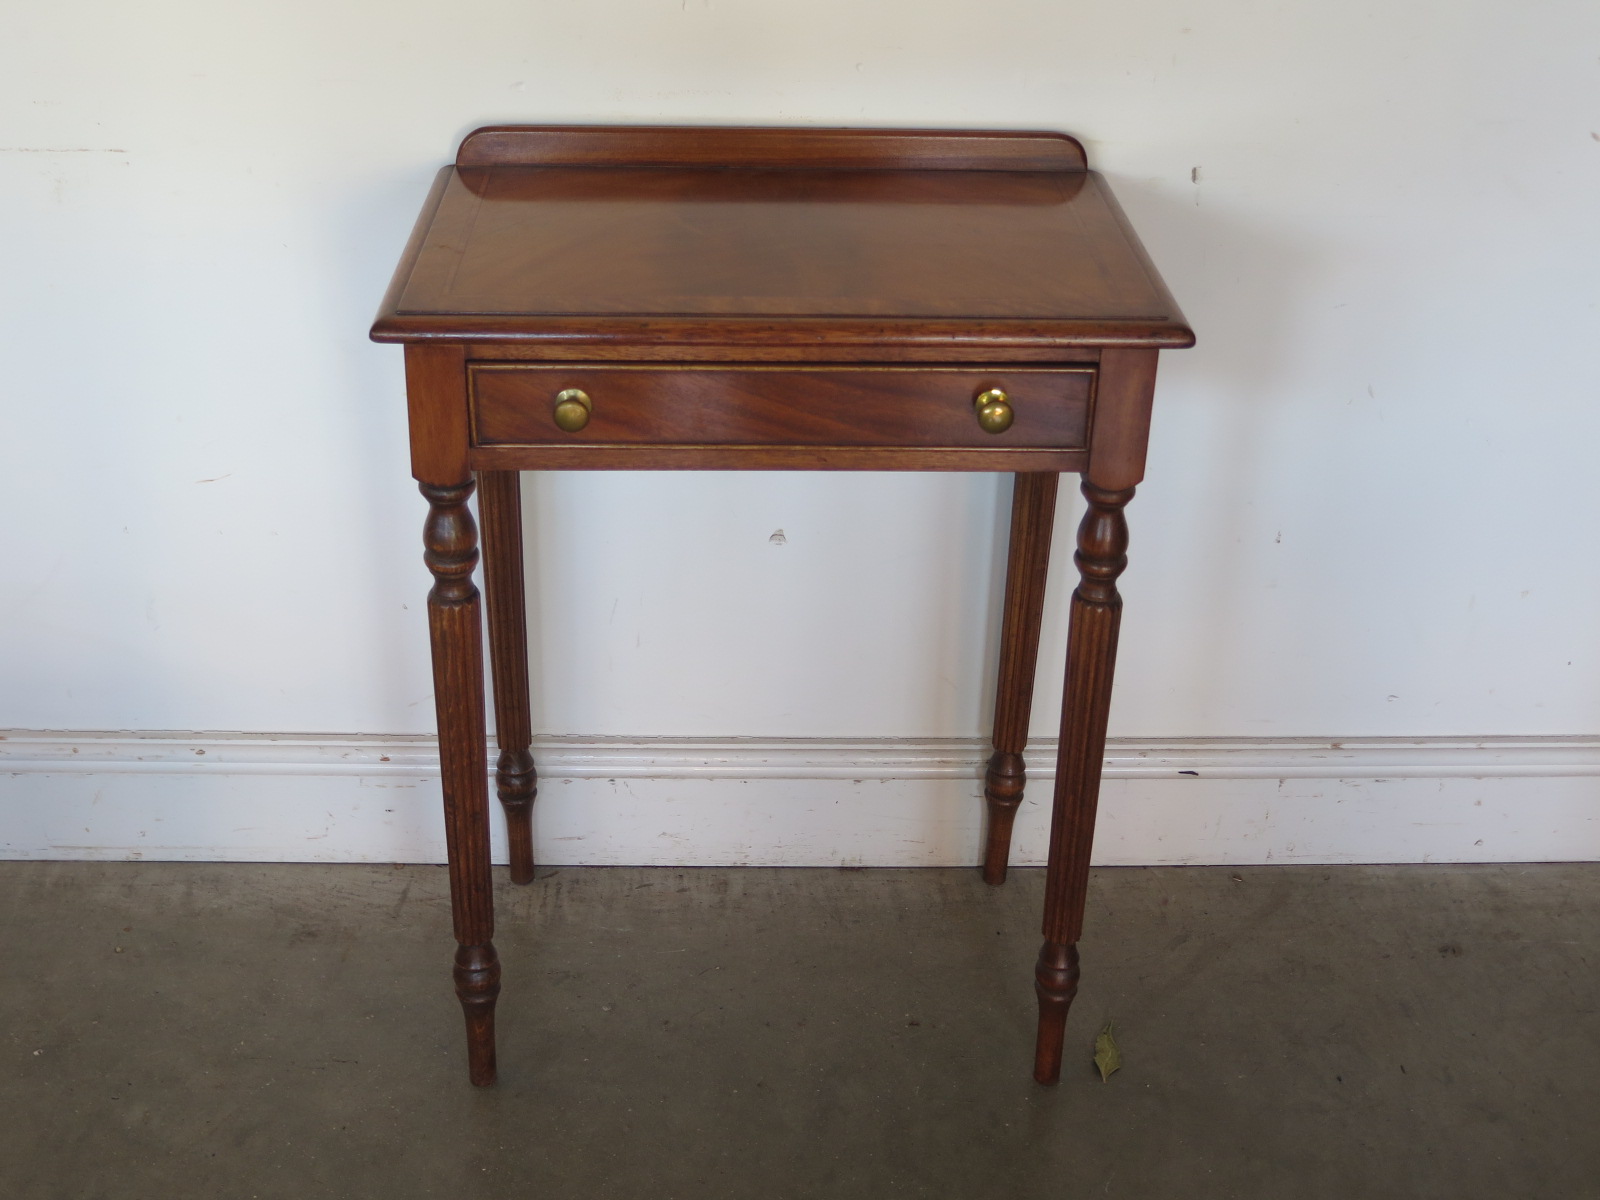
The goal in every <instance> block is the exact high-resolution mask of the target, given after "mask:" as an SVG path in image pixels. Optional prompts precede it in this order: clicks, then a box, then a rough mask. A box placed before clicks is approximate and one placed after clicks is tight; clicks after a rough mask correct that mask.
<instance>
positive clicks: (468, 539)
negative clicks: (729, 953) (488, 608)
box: [421, 480, 500, 1087]
mask: <svg viewBox="0 0 1600 1200" xmlns="http://www.w3.org/2000/svg"><path fill="white" fill-rule="evenodd" d="M421 486H422V494H423V495H424V496H426V497H427V499H428V505H429V507H428V519H427V522H426V524H425V525H424V527H423V547H424V553H423V560H424V561H425V562H426V563H427V565H428V570H429V571H431V572H432V573H433V579H434V583H433V587H432V589H430V590H429V592H428V630H429V634H430V636H431V640H432V646H433V686H434V704H435V708H436V711H437V714H438V720H439V766H440V772H441V774H442V776H443V780H442V782H443V791H444V817H445V843H446V848H447V851H448V854H449V859H450V911H451V918H452V922H453V924H454V926H455V935H456V942H457V943H458V948H457V951H456V957H455V971H454V974H455V984H456V996H457V997H458V998H459V999H460V1001H461V1008H462V1012H463V1013H464V1014H465V1016H466V1021H467V1067H468V1074H469V1076H470V1078H471V1080H472V1082H473V1083H474V1084H477V1085H479V1086H480V1087H481V1086H484V1085H486V1084H490V1083H493V1082H494V1078H495V1046H494V1008H495V999H496V997H497V996H498V995H499V994H500V963H499V960H498V958H497V957H496V955H495V950H494V942H493V940H492V939H493V938H494V893H493V891H492V890H491V880H490V874H489V811H488V810H489V797H488V781H487V776H488V763H487V761H486V759H487V753H486V735H485V731H484V709H483V626H482V622H483V615H482V613H481V612H480V611H479V606H478V589H477V587H476V586H474V584H473V582H472V571H473V568H474V567H475V566H476V565H477V562H478V536H477V528H476V526H475V524H474V523H473V520H472V512H471V510H470V509H469V508H468V507H467V500H468V498H469V497H470V496H471V495H472V483H471V481H470V480H469V481H467V482H464V483H460V484H454V485H451V484H434V483H426V482H425V483H423V484H422V485H421Z"/></svg>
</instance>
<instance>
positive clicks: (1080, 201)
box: [372, 126, 1194, 1085]
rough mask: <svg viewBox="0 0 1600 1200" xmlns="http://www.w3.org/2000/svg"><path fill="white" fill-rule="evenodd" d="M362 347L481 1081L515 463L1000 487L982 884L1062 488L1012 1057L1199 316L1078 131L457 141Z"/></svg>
mask: <svg viewBox="0 0 1600 1200" xmlns="http://www.w3.org/2000/svg"><path fill="white" fill-rule="evenodd" d="M372 337H373V338H374V339H375V340H377V341H380V342H401V343H403V344H404V345H405V356H406V392H407V398H408V402H409V413H410V428H411V467H412V473H413V474H414V475H415V476H416V478H417V480H418V482H419V483H420V485H421V488H422V493H423V495H424V496H425V497H426V498H427V500H428V504H429V512H428V517H427V521H426V525H425V528H424V534H423V541H424V546H425V552H424V560H425V561H426V563H427V566H428V569H429V570H430V571H431V572H432V574H433V578H434V584H433V588H432V590H431V591H430V592H429V594H428V623H429V630H430V633H431V638H432V646H433V671H434V686H435V695H436V703H437V707H438V720H439V757H440V763H441V769H442V773H443V791H444V806H445V828H446V835H447V839H448V845H449V858H450V898H451V909H452V913H453V918H454V925H455V937H456V941H457V943H458V948H457V950H456V956H455V987H456V994H457V995H458V996H459V998H460V1000H461V1004H462V1007H463V1009H464V1010H465V1013H466V1022H467V1052H468V1066H469V1073H470V1076H471V1079H472V1082H473V1083H475V1084H480V1085H482V1084H488V1083H492V1082H493V1081H494V1077H495V1047H494V1008H495V1001H496V998H497V997H498V995H499V992H500V962H499V959H498V957H497V956H496V954H495V949H494V944H493V941H492V938H493V935H494V903H493V893H492V890H491V880H490V864H489V815H488V809H489V806H488V764H487V742H486V734H485V725H484V688H483V633H482V630H483V614H482V613H481V612H480V606H479V595H478V589H477V587H476V586H475V585H474V583H473V571H474V568H475V567H476V566H477V562H478V555H479V541H478V531H477V527H476V525H475V523H474V521H473V517H472V514H471V512H470V510H469V508H468V500H469V498H470V497H471V495H472V493H473V490H474V486H476V488H477V490H478V513H479V517H480V518H481V520H482V523H483V559H484V580H485V591H486V593H487V607H488V627H489V652H490V660H491V667H492V673H493V680H494V703H495V719H496V722H497V725H498V729H499V745H500V758H499V762H498V765H497V771H496V781H497V790H498V792H499V797H500V801H501V803H502V805H503V806H504V809H505V813H506V820H507V823H508V826H509V831H510V848H511V878H512V879H513V881H515V882H517V883H528V882H529V881H530V880H532V878H533V842H532V830H531V825H530V811H531V807H532V804H533V799H534V794H535V790H536V782H535V780H536V776H535V771H534V763H533V758H532V755H531V754H530V750H529V747H530V745H531V740H532V730H531V728H530V722H529V715H528V651H527V630H526V622H525V614H524V597H523V574H522V529H521V517H520V506H519V494H518V487H519V481H518V474H517V472H519V471H547V470H612V469H625V470H638V469H662V470H707V469H717V470H728V469H751V470H789V469H792V470H871V471H883V470H905V471H1009V472H1013V473H1014V474H1015V489H1014V493H1013V500H1012V509H1011V544H1010V551H1009V557H1008V564H1007V573H1006V590H1005V604H1004V614H1003V618H1002V628H1001V650H1000V667H999V679H998V682H997V685H996V701H995V728H994V755H993V757H991V758H990V759H989V762H988V771H987V775H986V777H985V785H984V798H985V801H986V807H987V814H988V828H987V833H986V838H985V847H984V859H983V877H984V879H985V880H986V881H988V882H989V883H991V884H999V883H1002V882H1004V880H1005V875H1006V862H1007V857H1008V854H1009V851H1010V843H1011V825H1012V820H1013V818H1014V817H1015V815H1016V811H1017V806H1018V805H1019V803H1020V802H1021V799H1022V794H1023V787H1024V784H1025V781H1026V776H1025V771H1024V764H1023V750H1024V749H1025V747H1026V744H1027V732H1028V714H1029V709H1030V706H1031V701H1032V688H1033V679H1034V668H1035V664H1036V662H1037V657H1038V647H1039V625H1040V618H1041V613H1042V610H1043V604H1044V588H1045V575H1046V570H1047V567H1048V560H1049V554H1050V531H1051V523H1052V519H1053V516H1054V511H1055V502H1056V484H1057V479H1058V477H1059V476H1060V474H1061V473H1062V472H1077V473H1079V474H1081V475H1082V487H1083V494H1084V496H1085V497H1086V498H1087V500H1088V510H1087V512H1086V513H1085V515H1084V518H1083V521H1082V524H1081V525H1080V526H1079V529H1078V546H1077V554H1076V556H1075V558H1076V562H1077V566H1078V572H1079V577H1080V578H1079V583H1078V587H1077V590H1076V591H1075V592H1074V593H1073V597H1072V615H1071V629H1070V635H1069V644H1068V650H1067V665H1066V691H1065V700H1064V705H1063V710H1062V721H1061V742H1060V751H1059V758H1058V761H1057V767H1056V783H1055V801H1054V809H1053V814H1052V818H1051V833H1050V865H1049V872H1048V883H1047V885H1046V891H1045V902H1044V930H1043V932H1044V945H1043V947H1042V949H1041V950H1040V952H1039V958H1038V962H1037V964H1036V966H1035V971H1034V977H1035V990H1036V992H1037V994H1038V998H1039V1026H1038V1040H1037V1043H1036V1049H1035V1058H1034V1078H1035V1079H1037V1080H1038V1081H1039V1082H1041V1083H1054V1082H1056V1080H1057V1079H1058V1078H1059V1076H1060V1069H1061V1047H1062V1037H1063V1030H1064V1026H1065V1023H1066V1018H1067V1009H1068V1007H1069V1006H1070V1005H1071V1003H1072V998H1073V996H1074V995H1075V994H1076V991H1077V986H1078V950H1077V941H1078V938H1079V935H1080V933H1081V930H1082V925H1083V911H1084V898H1085V893H1086V890H1087V886H1088V871H1089V850H1090V845H1091V842H1092V840H1093V836H1094V821H1095V806H1096V800H1097V796H1098V793H1099V787H1100V767H1101V760H1102V757H1103V755H1104V751H1105V736H1106V716H1107V711H1108V709H1109V706H1110V700H1111V678H1112V669H1113V665H1114V662H1115V659H1116V648H1117V626H1118V620H1119V616H1120V613H1121V607H1122V601H1121V597H1120V596H1119V595H1118V593H1117V577H1118V576H1119V575H1120V574H1121V572H1122V570H1123V567H1124V566H1125V565H1126V562H1127V559H1126V554H1125V551H1126V547H1127V540H1128V535H1127V525H1126V522H1125V521H1124V517H1123V510H1124V508H1125V506H1126V505H1127V503H1128V501H1129V500H1130V499H1131V498H1132V497H1133V492H1134V487H1135V485H1136V484H1138V483H1139V482H1140V480H1141V479H1142V478H1143V475H1144V460H1145V443H1146V437H1147V434H1148V430H1149V422H1150V405H1151V398H1152V394H1153V391H1154V386H1155V374H1156V356H1157V353H1158V352H1159V351H1160V350H1162V349H1167V348H1176V347H1183V346H1189V345H1192V344H1193V342H1194V335H1193V334H1192V333H1191V332H1190V330H1189V329H1188V327H1187V325H1186V324H1185V323H1184V319H1183V317H1182V315H1181V314H1180V313H1179V312H1178V309H1177V306H1176V305H1175V304H1174V303H1173V300H1172V297H1171V296H1170V295H1169V294H1168V293H1167V291H1166V288H1165V287H1164V286H1163V285H1162V283H1161V281H1160V279H1159V277H1158V276H1157V275H1156V272H1155V269H1154V268H1153V267H1152V266H1151V264H1150V262H1149V260H1148V259H1147V258H1146V257H1145V255H1144V252H1143V250H1142V249H1141V248H1140V246H1139V243H1138V241H1137V239H1136V238H1135V237H1134V234H1133V232H1132V230H1131V229H1130V228H1129V227H1128V224H1127V222H1126V220H1125V219H1124V218H1123V216H1122V214H1121V212H1120V210H1119V209H1118V208H1117V205H1116V202H1115V201H1114V200H1113V199H1112V196H1111V193H1110V190H1109V189H1108V188H1107V186H1106V184H1105V182H1104V180H1103V179H1101V178H1100V176H1098V175H1097V174H1095V173H1094V172H1091V171H1089V170H1088V164H1087V161H1086V159H1085V156H1084V152H1083V148H1082V146H1080V145H1079V144H1078V143H1077V142H1076V141H1074V140H1073V139H1072V138H1069V137H1066V136H1064V135H1061V134H1054V133H1029V132H973V131H940V130H868V129H736V128H672V127H576V126H567V127H535V126H498V127H491V128H485V129H479V130H477V131H476V132H474V133H472V134H471V135H470V136H468V137H467V139H466V140H465V141H463V142H462V144H461V148H460V151H459V153H458V154H457V155H456V161H455V164H454V166H452V167H447V168H445V169H444V170H443V171H441V172H440V173H439V176H438V179H437V181H436V182H435V184H434V187H433V190H432V192H431V194H430V195H429V197H428V200H427V203H426V204H425V205H424V207H423V210H422V216H421V218H420V219H419V221H418V223H417V227H416V230H415V232H414V233H413V234H412V237H411V241H410V244H409V245H408V246H407V248H406V251H405V254H404V256H403V257H402V259H401V262H400V266H399V269H398V271H397V272H396V274H395V277H394V282H393V284H392V285H391V287H390V289H389V293H388V296H387V297H386V299H385V300H384V303H383V308H382V310H381V311H380V313H379V315H378V318H377V321H376V323H375V324H374V325H373V327H372Z"/></svg>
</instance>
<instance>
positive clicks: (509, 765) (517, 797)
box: [478, 471, 539, 883]
mask: <svg viewBox="0 0 1600 1200" xmlns="http://www.w3.org/2000/svg"><path fill="white" fill-rule="evenodd" d="M520 481H521V477H520V476H519V475H518V474H517V472H515V471H479V472H478V513H479V515H480V516H481V517H482V518H483V583H484V591H485V593H486V594H487V599H488V604H489V664H490V667H491V669H492V672H493V675H494V723H495V729H496V731H497V732H496V738H497V740H498V741H499V743H500V760H499V762H498V763H497V764H496V766H495V782H496V785H497V790H498V791H499V794H500V805H501V807H502V808H504V809H505V814H506V840H507V842H508V843H509V846H510V849H511V882H512V883H531V882H533V799H534V796H535V795H537V794H538V790H539V778H538V775H537V774H536V773H535V771H534V769H533V754H532V753H531V752H530V750H529V749H528V747H529V746H530V745H531V744H532V742H533V727H532V722H531V720H530V719H529V716H528V617H527V607H526V604H525V602H524V600H523V581H522V504H521V487H520Z"/></svg>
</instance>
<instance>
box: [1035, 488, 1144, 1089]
mask: <svg viewBox="0 0 1600 1200" xmlns="http://www.w3.org/2000/svg"><path fill="white" fill-rule="evenodd" d="M1083 494H1084V497H1085V498H1086V499H1087V500H1088V501H1089V507H1088V510H1087V511H1086V512H1085V513H1084V515H1083V521H1082V523H1081V524H1080V525H1079V526H1078V552H1077V554H1076V555H1075V559H1076V561H1077V565H1078V577H1079V578H1078V587H1077V590H1076V591H1074V592H1073V594H1072V618H1071V626H1070V629H1069V631H1068V635H1067V678H1066V687H1065V695H1064V697H1063V700H1062V707H1061V743H1060V750H1059V757H1058V759H1057V765H1056V786H1055V798H1054V805H1053V808H1052V812H1051V818H1050V865H1049V868H1048V870H1047V874H1046V880H1045V896H1044V927H1043V932H1044V945H1043V947H1042V948H1041V949H1040V951H1039V961H1038V965H1037V966H1036V968H1035V972H1034V981H1035V982H1034V986H1035V990H1036V991H1037V992H1038V996H1039V1035H1038V1042H1037V1045H1036V1047H1035V1055H1034V1067H1033V1077H1034V1078H1035V1079H1036V1080H1038V1081H1039V1082H1040V1083H1055V1082H1056V1081H1057V1080H1058V1079H1060V1077H1061V1044H1062V1038H1063V1029H1064V1026H1065V1023H1066V1019H1067V1011H1068V1009H1069V1008H1070V1007H1071V1004H1072V998H1073V996H1074V995H1075V994H1076V993H1077V986H1078V954H1077V946H1076V943H1077V941H1078V938H1079V937H1080V936H1081V934H1082V932H1083V909H1084V901H1085V898H1086V897H1087V895H1088V889H1089V852H1090V850H1091V849H1092V848H1093V845H1094V819H1095V809H1096V806H1097V802H1098V799H1099V795H1100V770H1101V766H1102V764H1103V762H1104V759H1105V749H1106V722H1107V718H1108V716H1109V714H1110V711H1111V677H1112V672H1113V670H1114V669H1115V666H1116V661H1117V629H1118V626H1119V624H1120V623H1121V620H1122V597H1121V595H1120V594H1119V593H1118V592H1117V577H1118V576H1119V575H1121V574H1122V571H1123V568H1125V567H1126V566H1127V565H1128V558H1127V550H1128V525H1127V521H1126V520H1125V519H1124V516H1123V509H1124V508H1125V507H1126V505H1127V503H1128V501H1129V500H1131V499H1132V498H1133V489H1132V488H1131V487H1130V488H1122V489H1118V490H1110V489H1106V488H1101V487H1098V486H1096V485H1095V484H1093V483H1090V482H1088V481H1087V480H1085V482H1084V484H1083Z"/></svg>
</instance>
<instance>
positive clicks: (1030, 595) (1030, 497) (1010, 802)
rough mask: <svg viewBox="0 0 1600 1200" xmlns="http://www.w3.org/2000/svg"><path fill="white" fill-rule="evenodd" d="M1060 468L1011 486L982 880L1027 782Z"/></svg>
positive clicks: (1005, 854) (1007, 840) (993, 870)
mask: <svg viewBox="0 0 1600 1200" xmlns="http://www.w3.org/2000/svg"><path fill="white" fill-rule="evenodd" d="M1059 480H1060V476H1058V475H1053V474H1048V473H1033V474H1026V475H1018V476H1017V477H1016V481H1015V483H1014V484H1013V488H1012V493H1011V545H1010V548H1009V550H1008V552H1007V557H1006V593H1005V607H1004V612H1003V615H1002V617H1001V621H1000V669H999V678H998V680H997V682H996V684H995V701H994V755H993V757H991V758H990V759H989V765H988V770H987V772H986V774H985V776H984V787H983V798H984V801H985V804H986V807H987V809H988V818H989V824H988V830H987V833H986V835H985V838H984V851H983V881H984V882H985V883H988V884H996V885H998V884H1001V883H1004V882H1005V880H1006V865H1007V860H1008V859H1009V857H1010V854H1011V827H1012V824H1013V823H1014V822H1015V821H1016V816H1017V808H1018V806H1019V805H1021V803H1022V793H1023V790H1024V788H1026V787H1027V782H1028V773H1027V766H1026V763H1025V762H1024V760H1023V757H1022V752H1023V751H1024V750H1026V749H1027V747H1028V717H1029V715H1030V714H1031V713H1032V711H1033V681H1034V675H1035V674H1036V672H1037V670H1038V666H1039V627H1040V625H1041V624H1042V622H1043V620H1044V589H1045V580H1046V576H1047V575H1048V573H1049V570H1050V535H1051V531H1052V528H1053V526H1054V523H1055V515H1056V489H1057V484H1058V482H1059Z"/></svg>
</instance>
